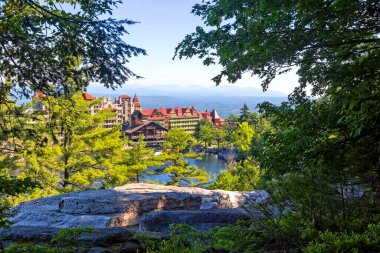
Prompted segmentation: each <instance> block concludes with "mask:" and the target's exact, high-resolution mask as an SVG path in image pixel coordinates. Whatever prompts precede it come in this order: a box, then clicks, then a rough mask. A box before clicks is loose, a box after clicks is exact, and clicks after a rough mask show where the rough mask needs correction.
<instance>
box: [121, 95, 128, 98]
mask: <svg viewBox="0 0 380 253" xmlns="http://www.w3.org/2000/svg"><path fill="white" fill-rule="evenodd" d="M119 98H131V97H130V96H128V95H121V96H120V97H119Z"/></svg>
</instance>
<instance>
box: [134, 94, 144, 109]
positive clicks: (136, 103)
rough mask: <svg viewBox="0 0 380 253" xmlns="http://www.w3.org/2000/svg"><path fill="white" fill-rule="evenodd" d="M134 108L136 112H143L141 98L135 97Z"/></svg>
mask: <svg viewBox="0 0 380 253" xmlns="http://www.w3.org/2000/svg"><path fill="white" fill-rule="evenodd" d="M133 107H134V110H135V111H141V110H142V108H141V104H140V101H139V98H138V97H137V95H136V94H135V96H134V97H133Z"/></svg>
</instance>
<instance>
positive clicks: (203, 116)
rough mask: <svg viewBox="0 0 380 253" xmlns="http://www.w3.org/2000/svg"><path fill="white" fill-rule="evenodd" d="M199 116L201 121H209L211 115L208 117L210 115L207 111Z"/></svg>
mask: <svg viewBox="0 0 380 253" xmlns="http://www.w3.org/2000/svg"><path fill="white" fill-rule="evenodd" d="M199 116H200V118H202V119H211V115H210V113H209V112H208V111H205V112H200V113H199Z"/></svg>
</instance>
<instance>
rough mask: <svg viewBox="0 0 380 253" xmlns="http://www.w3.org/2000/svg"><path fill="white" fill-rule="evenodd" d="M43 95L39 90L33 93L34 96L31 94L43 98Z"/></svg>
mask: <svg viewBox="0 0 380 253" xmlns="http://www.w3.org/2000/svg"><path fill="white" fill-rule="evenodd" d="M44 97H46V95H45V94H43V93H42V92H41V91H39V90H38V91H36V93H34V96H33V98H44Z"/></svg>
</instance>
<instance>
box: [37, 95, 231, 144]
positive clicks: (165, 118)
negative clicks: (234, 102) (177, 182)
mask: <svg viewBox="0 0 380 253" xmlns="http://www.w3.org/2000/svg"><path fill="white" fill-rule="evenodd" d="M44 97H45V95H44V94H43V93H41V92H36V94H35V96H34V98H38V99H40V100H41V99H43V98H44ZM83 99H84V100H86V101H95V100H96V98H95V97H94V96H92V95H91V94H90V93H88V92H85V93H83ZM44 109H45V108H43V104H42V103H41V102H39V103H37V104H36V105H35V106H34V107H33V108H30V110H44ZM102 110H112V111H113V112H114V113H115V115H114V116H113V117H112V118H109V119H107V120H106V122H105V123H104V128H107V129H109V128H113V127H115V126H118V125H122V129H123V131H124V132H125V134H126V135H127V136H128V137H129V138H130V139H131V140H133V141H137V140H138V136H139V135H140V134H144V136H145V140H146V141H147V142H150V143H154V144H157V143H160V142H162V141H163V136H164V134H165V132H167V131H168V130H169V129H171V128H179V129H183V130H184V131H186V132H189V133H193V132H194V131H195V129H196V127H197V125H198V123H199V121H200V120H201V119H207V120H209V121H210V122H211V123H213V124H214V125H215V126H216V127H217V128H220V127H222V126H223V124H224V123H225V121H224V119H223V118H221V117H220V116H219V115H218V113H217V112H216V110H215V109H213V110H212V111H211V112H208V111H207V110H206V111H205V112H198V111H197V110H196V109H195V108H194V107H193V106H188V107H174V108H155V109H143V108H142V106H141V103H140V101H139V98H138V97H137V94H135V95H134V97H133V99H131V97H130V96H128V95H121V96H119V97H118V98H117V99H115V100H113V99H112V98H111V97H108V98H106V97H103V98H102V99H99V103H96V104H94V105H92V106H91V109H90V113H91V115H94V114H96V113H98V112H99V111H102Z"/></svg>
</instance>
